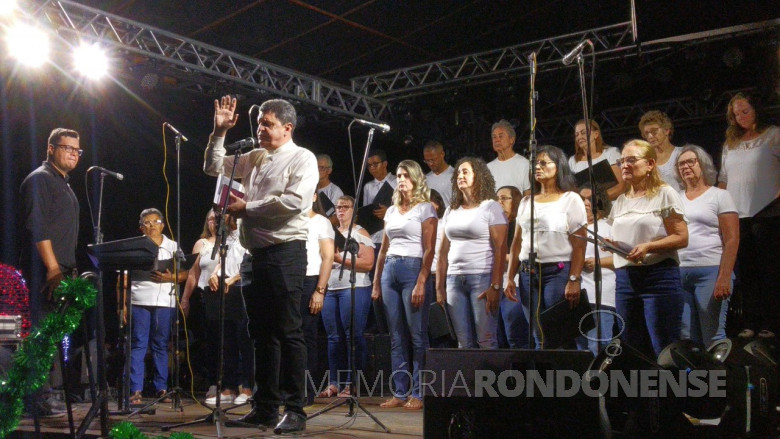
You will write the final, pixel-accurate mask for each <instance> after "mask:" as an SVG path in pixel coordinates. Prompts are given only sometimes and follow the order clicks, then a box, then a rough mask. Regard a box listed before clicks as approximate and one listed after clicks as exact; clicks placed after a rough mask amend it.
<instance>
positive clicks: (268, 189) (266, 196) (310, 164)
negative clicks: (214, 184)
mask: <svg viewBox="0 0 780 439" xmlns="http://www.w3.org/2000/svg"><path fill="white" fill-rule="evenodd" d="M237 121H238V113H236V99H235V98H231V97H230V96H223V97H222V100H221V101H220V100H215V101H214V131H213V132H212V133H211V136H210V137H209V144H208V146H207V147H206V155H205V161H204V164H203V170H204V171H205V172H206V173H207V174H209V175H218V174H219V173H220V172H222V173H225V174H227V173H229V172H230V171H231V169H232V167H233V162H234V161H236V159H235V158H234V157H232V156H225V153H226V151H225V148H224V142H225V135H226V134H227V132H228V130H229V129H230V128H233V127H234V126H235V124H236V122H237ZM257 122H258V128H257V137H258V139H259V141H260V148H258V149H254V150H252V151H250V152H249V153H247V154H244V155H242V156H240V157H238V159H237V164H236V176H237V178H240V179H241V181H242V183H243V185H244V187H245V188H246V194H245V196H244V198H243V199H242V198H237V197H235V196H233V195H231V196H230V203H231V204H230V205H229V206H228V209H227V210H228V212H229V213H230V214H232V215H234V216H235V217H237V218H240V221H239V231H240V238H241V244H242V245H243V246H244V247H245V248H246V249H248V250H249V251H250V253H251V254H252V276H253V278H254V280H253V282H252V283H251V285H250V286H249V288H247V290H246V295H245V298H246V305H247V312H248V314H249V319H250V332H251V333H252V335H253V336H254V338H255V348H256V349H255V371H256V373H255V381H256V384H257V391H256V392H255V394H254V399H253V409H252V411H251V412H250V413H249V414H248V415H246V416H244V418H243V419H242V420H243V421H244V422H248V423H253V424H258V425H262V426H265V427H273V426H275V428H274V433H275V434H282V433H290V432H296V431H303V430H305V429H306V413H305V412H304V411H303V406H304V399H305V398H304V393H305V385H306V383H305V369H306V345H305V342H304V339H303V330H302V329H301V313H300V300H301V294H302V293H303V280H304V277H305V276H306V237H307V232H308V227H309V217H308V211H309V210H310V209H311V200H312V198H313V197H314V192H315V190H316V188H317V180H318V172H317V159H316V158H315V157H314V154H312V153H311V151H309V150H307V149H305V148H301V147H300V146H298V145H296V144H295V143H294V142H293V141H292V133H293V130H294V129H295V124H296V122H297V116H296V112H295V108H294V107H293V106H292V105H291V104H290V103H289V102H287V101H284V100H281V99H271V100H268V101H265V102H263V104H262V105H261V106H260V112H259V114H258V118H257ZM282 364H283V365H284V367H280V366H281V365H282ZM280 369H281V370H280ZM282 403H284V405H285V410H284V417H283V418H282V420H281V421H279V422H277V421H278V417H279V405H280V404H282Z"/></svg>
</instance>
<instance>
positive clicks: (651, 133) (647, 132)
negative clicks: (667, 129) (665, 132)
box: [642, 128, 661, 139]
mask: <svg viewBox="0 0 780 439" xmlns="http://www.w3.org/2000/svg"><path fill="white" fill-rule="evenodd" d="M659 132H661V129H660V128H648V129H646V130H644V131H642V137H644V138H645V139H647V138H648V137H650V136H653V137H655V136H657V135H658V133H659Z"/></svg>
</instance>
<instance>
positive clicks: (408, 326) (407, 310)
mask: <svg viewBox="0 0 780 439" xmlns="http://www.w3.org/2000/svg"><path fill="white" fill-rule="evenodd" d="M421 264H422V258H412V257H401V256H388V257H387V259H385V268H384V271H383V272H382V302H384V305H385V315H386V316H387V326H388V329H389V330H390V359H391V361H392V364H393V389H392V390H393V394H394V395H395V396H397V397H399V398H401V399H405V398H406V397H407V396H409V395H410V394H411V395H412V396H413V397H415V398H419V399H422V396H421V395H420V369H421V367H422V365H423V359H424V356H425V350H426V349H428V309H429V307H430V304H431V300H432V296H431V295H430V294H431V291H432V290H431V288H430V284H431V283H432V282H433V279H432V278H430V277H429V278H428V281H427V282H426V288H425V294H426V297H425V299H424V300H423V304H422V305H421V306H419V307H414V306H412V290H413V289H414V286H415V284H416V283H417V276H418V275H419V274H420V265H421ZM409 354H411V358H410V356H409ZM410 377H411V388H410V382H409V381H410V380H409V378H410Z"/></svg>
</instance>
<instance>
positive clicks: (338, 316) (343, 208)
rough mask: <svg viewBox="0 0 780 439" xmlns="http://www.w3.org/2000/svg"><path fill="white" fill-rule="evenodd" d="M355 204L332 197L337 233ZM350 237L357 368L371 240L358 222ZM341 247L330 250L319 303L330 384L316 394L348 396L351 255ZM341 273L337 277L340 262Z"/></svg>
mask: <svg viewBox="0 0 780 439" xmlns="http://www.w3.org/2000/svg"><path fill="white" fill-rule="evenodd" d="M354 208H355V199H354V198H352V197H350V196H348V195H343V196H341V197H339V199H338V200H336V218H337V219H338V220H339V227H338V233H340V234H341V235H342V236H344V237H345V238H346V237H347V232H348V231H349V223H350V221H351V219H352V214H353V210H354ZM352 238H353V239H354V240H355V241H357V243H358V252H357V255H355V327H354V340H355V361H356V363H357V364H356V367H355V370H357V371H358V372H360V371H361V370H362V369H363V366H364V365H365V363H366V339H365V338H364V337H363V330H364V329H366V321H367V320H368V310H369V309H370V308H371V279H370V278H369V277H368V272H369V271H371V268H373V266H374V243H373V242H372V241H371V236H370V235H369V234H368V232H366V230H365V229H364V228H362V227H360V226H358V225H355V226H354V227H353V229H352ZM343 252H344V249H343V248H336V251H335V253H334V254H333V269H332V270H331V272H330V278H329V280H328V292H327V294H325V301H324V303H323V305H322V323H323V324H324V325H325V332H327V334H328V371H329V374H330V376H329V379H330V384H329V385H328V388H327V389H325V390H324V391H323V392H322V393H320V395H319V396H320V397H332V396H337V395H340V396H349V395H350V394H351V389H350V387H351V384H352V372H351V371H352V365H351V364H350V352H349V339H350V337H351V336H352V335H351V333H352V332H353V331H352V330H351V329H352V328H351V327H350V318H351V312H352V305H351V302H350V301H351V294H352V293H351V285H350V282H349V279H350V275H351V272H352V257H351V254H350V253H347V258H346V259H343ZM342 265H344V276H343V277H341V278H339V274H340V272H341V266H342Z"/></svg>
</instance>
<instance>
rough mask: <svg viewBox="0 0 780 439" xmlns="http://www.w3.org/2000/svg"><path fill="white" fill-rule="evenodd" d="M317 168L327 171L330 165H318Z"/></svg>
mask: <svg viewBox="0 0 780 439" xmlns="http://www.w3.org/2000/svg"><path fill="white" fill-rule="evenodd" d="M317 169H319V170H320V171H327V170H328V169H330V166H317Z"/></svg>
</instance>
